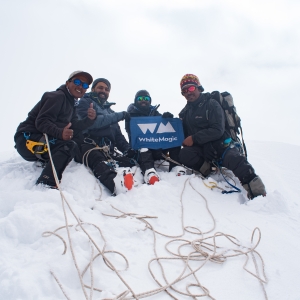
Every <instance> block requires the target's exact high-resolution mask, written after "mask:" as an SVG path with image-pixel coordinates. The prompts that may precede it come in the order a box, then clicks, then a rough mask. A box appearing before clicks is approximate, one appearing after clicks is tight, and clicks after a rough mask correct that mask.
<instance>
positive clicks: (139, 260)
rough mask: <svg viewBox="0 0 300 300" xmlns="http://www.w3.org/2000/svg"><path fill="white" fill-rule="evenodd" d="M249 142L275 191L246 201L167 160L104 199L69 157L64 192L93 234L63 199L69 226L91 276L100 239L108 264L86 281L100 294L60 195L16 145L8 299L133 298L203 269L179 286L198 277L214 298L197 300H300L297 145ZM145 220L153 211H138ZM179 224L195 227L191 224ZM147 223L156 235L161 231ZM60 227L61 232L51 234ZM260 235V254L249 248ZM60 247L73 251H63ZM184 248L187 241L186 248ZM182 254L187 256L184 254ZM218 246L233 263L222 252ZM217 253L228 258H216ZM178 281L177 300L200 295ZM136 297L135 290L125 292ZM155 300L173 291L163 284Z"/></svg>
mask: <svg viewBox="0 0 300 300" xmlns="http://www.w3.org/2000/svg"><path fill="white" fill-rule="evenodd" d="M247 146H248V153H249V156H248V158H249V161H250V162H251V163H252V164H253V166H254V167H255V169H256V172H257V173H258V174H259V175H260V176H261V178H262V179H263V181H264V183H265V185H266V188H267V193H268V194H267V197H264V198H263V197H257V198H255V199H254V200H253V201H246V198H245V192H244V191H243V193H242V194H237V193H233V194H228V195H222V194H221V190H220V189H217V188H215V189H213V190H211V189H209V188H207V187H206V186H205V185H204V184H203V182H202V180H201V179H200V178H198V177H195V176H194V175H189V176H180V177H176V176H175V174H174V173H168V172H165V171H164V169H165V167H164V166H161V167H160V169H159V172H160V173H159V174H160V176H161V181H160V182H159V183H156V184H155V185H154V186H148V185H145V184H141V175H140V172H139V169H137V170H136V171H137V172H136V175H135V178H136V181H137V183H138V186H137V187H135V188H133V189H132V190H131V191H129V192H127V193H125V194H120V195H118V196H117V197H111V196H109V193H108V192H107V190H105V188H103V186H102V196H101V190H100V188H99V185H98V184H97V182H96V179H95V178H94V177H93V176H92V175H91V174H90V173H89V171H88V170H87V169H86V168H85V167H84V166H83V165H80V164H76V163H75V162H71V163H70V165H69V166H68V167H67V168H66V170H65V172H64V175H63V179H62V183H61V190H62V195H64V197H65V199H66V200H67V202H68V203H69V205H70V207H71V209H72V211H73V212H74V214H75V215H76V218H77V220H80V221H81V222H82V228H83V229H84V230H85V231H86V233H88V235H89V236H90V238H88V236H87V234H86V233H85V232H84V231H83V229H82V228H80V226H77V227H76V226H75V225H76V224H77V221H76V219H75V217H74V215H73V214H72V213H71V212H70V210H69V208H68V207H67V205H66V204H64V208H65V211H66V216H67V222H68V224H69V225H74V226H69V233H70V239H71V243H72V250H73V252H74V255H75V259H76V262H77V265H78V269H79V272H80V273H81V274H82V272H84V270H85V268H86V267H87V266H88V264H89V263H90V261H91V255H93V256H96V255H97V254H98V253H99V251H98V250H97V249H96V247H97V248H98V249H99V250H100V251H101V252H102V253H103V256H104V257H105V258H106V263H105V262H104V259H103V258H102V257H101V256H98V257H97V258H96V259H95V260H94V262H93V264H92V268H91V269H88V270H87V271H86V272H85V273H84V275H83V277H82V278H83V283H84V284H86V285H88V286H91V285H93V287H94V290H93V291H92V292H91V290H90V289H88V288H85V293H84V292H83V289H82V286H81V283H80V279H79V278H80V277H79V275H78V272H77V270H76V267H75V265H74V260H73V258H72V254H71V251H70V249H71V248H70V245H69V240H68V234H67V230H66V228H65V227H63V226H66V221H65V217H64V210H63V206H62V200H61V199H62V198H61V194H60V192H59V191H57V190H48V189H44V188H41V187H39V186H35V185H34V183H35V181H36V179H37V178H38V176H39V174H40V172H41V168H39V167H37V166H36V164H35V163H30V162H26V161H25V160H23V159H22V158H21V157H20V156H19V155H18V154H17V152H14V151H11V152H3V153H1V159H0V166H1V167H0V240H1V244H0V299H6V300H8V299H26V300H27V299H47V300H48V299H49V300H50V299H66V298H68V299H117V296H118V295H120V294H121V293H123V292H126V291H128V290H131V291H132V292H133V293H135V295H139V294H142V293H147V292H149V291H155V290H158V289H159V288H160V285H161V286H163V287H164V286H166V285H167V283H166V282H168V283H169V284H170V283H172V282H174V281H175V280H176V279H178V278H182V277H184V275H183V274H185V275H186V274H188V273H190V271H191V270H196V269H199V270H198V271H197V272H196V273H195V277H194V276H189V277H187V278H184V279H182V280H181V281H179V282H177V283H175V284H173V285H172V287H173V288H174V289H176V290H179V291H180V292H183V293H187V290H186V288H187V286H188V285H190V284H194V285H195V284H197V281H198V283H199V284H201V285H202V286H203V287H204V290H205V289H207V290H209V295H210V296H211V298H210V297H208V296H204V297H201V298H197V299H222V300H227V299H230V300H236V299H244V300H247V299H251V300H253V299H256V300H259V299H266V296H267V297H268V299H281V300H282V299H292V300H294V299H300V285H299V278H300V276H299V273H300V271H299V269H300V259H299V253H300V226H299V224H300V208H299V194H300V184H299V182H300V173H299V171H300V164H299V159H298V156H299V150H300V147H299V146H294V145H288V144H283V143H275V142H274V143H273V142H247ZM235 181H236V182H237V179H236V178H235ZM209 182H216V183H217V184H218V186H219V187H222V188H225V189H227V190H228V188H226V186H227V184H226V182H225V181H224V180H223V179H222V177H220V176H212V178H210V179H209V180H206V181H205V183H206V184H210V185H211V183H209ZM238 186H239V187H240V185H239V184H238ZM181 195H182V197H181ZM100 196H101V200H99V197H100ZM203 197H205V199H206V200H205V199H204V198H203ZM206 201H207V202H206ZM206 203H207V207H206ZM207 208H208V209H209V210H208V209H207ZM209 211H210V212H211V214H210V213H209ZM125 213H127V215H126V214H125ZM129 213H130V214H129ZM113 216H123V217H120V218H117V217H113ZM145 216H148V217H149V216H151V217H155V218H141V217H145ZM213 220H215V228H214V221H213ZM147 224H149V225H148V226H147ZM182 224H183V225H182ZM182 226H184V227H185V228H186V230H188V231H190V232H188V231H183V229H182ZM60 227H63V228H61V229H59V228H60ZM150 227H151V228H152V229H154V230H155V231H156V232H158V233H156V234H154V233H153V231H152V230H151V229H150ZM255 228H259V230H260V232H261V239H260V240H259V231H258V230H256V231H255V233H254V236H253V242H252V243H251V236H252V233H253V231H254V229H255ZM57 229H59V230H57ZM55 230H57V231H56V232H55V233H56V234H57V235H58V236H56V235H50V234H48V236H47V234H46V233H45V232H54V231H55ZM191 231H193V232H195V233H198V234H192V233H191ZM200 231H201V232H202V233H203V235H201V234H199V233H200ZM218 232H221V233H224V234H227V235H230V236H233V237H234V238H232V237H231V238H230V240H229V239H227V238H226V237H224V236H219V237H217V238H216V245H217V246H218V247H219V248H217V249H216V253H214V251H213V247H211V246H210V247H208V248H209V249H210V250H209V249H208V248H207V247H205V246H207V244H204V242H207V243H210V244H213V239H212V238H210V239H206V240H204V241H202V242H201V239H203V238H206V237H212V236H213V235H214V234H215V233H218ZM159 233H163V234H164V235H167V236H168V237H166V236H162V235H160V234H159ZM59 236H60V237H59ZM235 239H237V240H235ZM196 240H198V242H197V241H196ZM91 241H92V242H93V244H92V242H91ZM168 242H170V243H169V244H168V245H167V243H168ZM194 242H195V243H194ZM200 242H201V244H200ZM233 242H235V243H236V244H234V243H233ZM258 242H259V244H258V245H257V247H256V248H255V251H257V252H251V251H250V250H251V249H252V248H253V247H255V245H256V244H257V243H258ZM64 243H66V245H67V250H66V253H65V254H64V255H63V252H64V250H65V247H64ZM92 245H94V246H92ZM95 245H96V246H95ZM181 245H184V246H182V247H179V246H181ZM191 245H195V247H196V248H197V247H198V248H200V250H201V251H202V253H203V256H202V259H201V260H193V259H192V257H190V259H189V261H188V267H187V269H186V270H185V267H186V266H187V265H186V263H187V256H188V255H189V254H191V253H194V254H193V255H195V253H196V252H195V251H196V250H195V249H194V248H192V246H191ZM200 246H201V247H200ZM166 249H168V250H169V252H168V251H167V250H166ZM247 251H248V252H249V251H250V252H249V253H248V258H249V260H248V263H247V266H246V269H247V270H248V271H250V272H252V273H253V274H256V268H255V263H254V262H256V264H257V269H258V272H259V277H260V279H261V280H265V278H264V276H263V273H262V271H263V266H264V269H265V274H266V278H267V283H266V284H264V283H261V281H260V280H258V279H257V278H256V277H254V276H253V275H252V274H250V273H249V272H247V271H246V270H245V269H244V268H243V266H244V264H245V262H246V259H247V256H246V255H245V254H242V252H247ZM179 253H180V254H181V255H182V256H184V257H183V258H181V259H180V256H179ZM199 253H200V252H198V254H199ZM252 253H254V254H253V256H254V258H255V260H253V259H252V258H253V256H252ZM257 253H259V254H260V255H261V258H262V260H261V259H260V257H259V255H258V254H257ZM177 254H178V255H177ZM221 254H222V255H223V257H225V256H227V259H222V256H220V255H221ZM236 254H240V255H236ZM207 255H208V256H207ZM218 255H219V256H218ZM230 255H233V256H230ZM217 256H218V257H217ZM155 257H160V258H161V259H160V260H159V262H160V263H161V266H162V269H161V268H160V267H159V264H158V262H157V260H153V259H154V258H155ZM203 257H206V260H203ZM198 258H199V256H198ZM218 259H219V260H218ZM151 260H153V261H151ZM126 261H127V262H128V268H127V269H126ZM220 261H222V263H218V262H220ZM149 262H151V263H150V264H149ZM108 265H111V268H109V267H108ZM148 266H149V268H150V269H149V268H148ZM201 266H202V267H201ZM112 269H115V270H117V272H115V271H113V270H112ZM162 270H163V272H164V274H165V275H164V276H165V279H166V281H165V280H164V278H163V275H162ZM150 271H151V272H152V273H153V276H154V277H155V279H156V280H157V281H158V282H160V285H159V284H158V283H157V282H156V281H155V280H154V278H153V277H152V276H151V273H150ZM91 274H92V276H91ZM55 278H56V279H57V281H56V280H55ZM264 288H265V293H266V294H265V293H264ZM96 289H97V290H102V292H99V291H97V290H96ZM174 289H171V287H169V288H168V289H167V291H168V292H169V293H170V294H172V295H173V297H174V298H173V299H192V297H190V296H184V295H183V294H180V293H178V292H176V291H175V290H174ZM188 290H189V291H190V292H191V293H194V294H204V291H203V289H201V288H199V287H196V286H191V287H189V288H188ZM130 296H132V294H131V293H130V292H129V293H128V294H127V296H126V297H127V298H124V299H128V298H130ZM118 299H123V298H122V297H121V298H118ZM136 299H140V298H139V297H138V296H137V297H136ZM148 299H155V300H156V299H172V297H171V296H170V295H169V294H167V293H166V292H165V291H161V292H159V293H157V294H154V295H152V296H149V297H148ZM194 299H196V298H194Z"/></svg>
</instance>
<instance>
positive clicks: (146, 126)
mask: <svg viewBox="0 0 300 300" xmlns="http://www.w3.org/2000/svg"><path fill="white" fill-rule="evenodd" d="M137 125H138V126H139V127H140V129H141V130H142V132H143V134H146V133H147V130H149V131H150V132H151V133H154V131H155V128H156V126H157V123H148V124H137ZM167 132H176V131H175V129H174V128H173V126H172V125H171V124H170V122H168V123H167V124H166V125H164V124H163V123H160V124H159V127H158V129H157V131H156V133H167Z"/></svg>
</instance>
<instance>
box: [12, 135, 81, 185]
mask: <svg viewBox="0 0 300 300" xmlns="http://www.w3.org/2000/svg"><path fill="white" fill-rule="evenodd" d="M42 137H43V134H41V133H34V134H31V135H30V137H29V140H31V141H35V142H39V141H40V140H41V138H42ZM48 139H49V140H52V137H48ZM15 142H16V145H15V148H16V149H17V151H18V153H19V154H20V155H21V156H22V157H23V158H24V159H25V160H27V161H37V160H39V158H38V157H37V156H36V155H35V154H33V153H32V152H31V151H29V150H28V149H27V147H26V139H25V137H24V136H23V134H19V135H18V136H16V137H15ZM49 146H50V151H51V156H52V160H53V164H54V167H55V170H56V173H57V176H58V179H59V180H61V178H62V173H63V171H64V170H65V168H66V166H67V165H68V164H69V162H70V161H71V160H72V159H73V158H74V157H75V156H76V155H78V154H79V149H78V146H77V144H76V143H75V142H74V141H72V140H70V141H64V140H58V139H57V140H54V141H53V143H49ZM41 158H42V159H43V160H44V161H45V162H46V165H45V168H44V169H43V171H42V173H41V175H40V177H39V178H38V180H37V183H44V184H47V185H50V186H55V185H56V183H55V179H54V175H53V171H52V165H51V162H50V160H49V152H45V153H44V154H42V155H41Z"/></svg>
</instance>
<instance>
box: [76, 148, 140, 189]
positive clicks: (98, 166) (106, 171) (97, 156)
mask: <svg viewBox="0 0 300 300" xmlns="http://www.w3.org/2000/svg"><path fill="white" fill-rule="evenodd" d="M93 148H95V146H94V145H91V144H85V143H83V144H81V145H80V150H81V156H82V157H83V156H84V154H85V153H86V154H87V156H85V157H84V161H83V163H84V164H85V165H88V167H89V168H90V169H91V170H92V171H93V173H94V175H95V177H96V178H97V179H99V181H100V182H101V183H102V184H103V185H104V186H106V187H107V188H108V189H109V190H110V191H111V192H112V193H114V190H115V183H114V178H115V177H116V175H117V172H116V171H115V169H114V166H113V165H110V164H109V161H108V160H109V158H108V157H107V156H106V155H105V153H104V152H103V151H102V150H100V149H94V150H91V149H93ZM89 150H91V151H90V152H89V153H88V152H87V151H89ZM111 157H112V159H113V160H115V161H117V163H118V166H120V167H133V166H134V163H131V161H130V159H129V158H127V157H118V156H112V155H111ZM81 162H82V159H81Z"/></svg>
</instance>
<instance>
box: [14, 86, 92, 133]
mask: <svg viewBox="0 0 300 300" xmlns="http://www.w3.org/2000/svg"><path fill="white" fill-rule="evenodd" d="M76 104H77V101H76V100H75V99H74V97H73V96H72V95H71V94H70V93H69V91H68V90H67V87H66V85H65V84H64V85H62V86H60V87H59V88H58V89H57V90H56V91H54V92H46V93H45V94H44V95H43V96H42V99H41V100H40V101H39V102H38V103H37V104H36V105H35V106H34V108H33V109H32V110H31V111H30V112H29V113H28V117H27V119H26V120H25V121H24V122H22V123H20V125H19V126H18V128H17V132H16V134H15V139H16V138H17V137H18V136H19V135H20V134H22V132H28V133H46V134H48V135H49V136H51V137H54V138H56V139H62V132H63V129H64V128H65V127H66V126H67V125H68V124H69V123H70V122H71V123H72V126H71V129H73V130H74V131H75V130H78V131H82V130H84V129H86V128H87V127H89V126H91V125H92V124H93V122H94V120H90V119H89V118H87V117H85V118H83V119H82V120H79V119H78V117H77V114H76V108H75V105H76Z"/></svg>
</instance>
